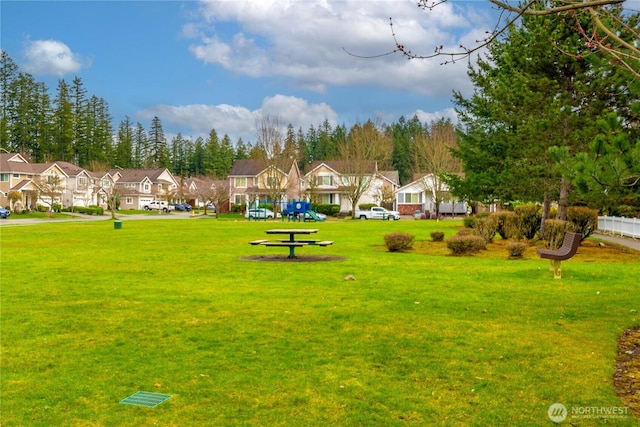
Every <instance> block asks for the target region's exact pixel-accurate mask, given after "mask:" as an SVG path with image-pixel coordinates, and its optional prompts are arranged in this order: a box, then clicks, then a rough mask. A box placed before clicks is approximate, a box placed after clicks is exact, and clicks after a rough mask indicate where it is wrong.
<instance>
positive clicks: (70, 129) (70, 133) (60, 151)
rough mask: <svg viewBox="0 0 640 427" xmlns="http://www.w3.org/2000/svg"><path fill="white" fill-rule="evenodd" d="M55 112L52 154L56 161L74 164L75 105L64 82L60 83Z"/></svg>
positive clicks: (60, 81)
mask: <svg viewBox="0 0 640 427" xmlns="http://www.w3.org/2000/svg"><path fill="white" fill-rule="evenodd" d="M55 104H56V108H55V112H54V118H53V121H54V130H53V134H54V144H53V147H52V148H53V150H52V152H51V154H52V155H53V156H54V159H55V160H61V161H68V162H72V161H73V160H74V158H73V154H74V147H73V142H74V141H73V137H74V121H75V120H74V117H73V103H72V101H71V96H70V94H69V86H68V85H67V83H66V82H65V81H64V80H59V81H58V89H57V95H56V98H55Z"/></svg>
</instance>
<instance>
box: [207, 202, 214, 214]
mask: <svg viewBox="0 0 640 427" xmlns="http://www.w3.org/2000/svg"><path fill="white" fill-rule="evenodd" d="M207 211H211V212H215V211H216V207H215V206H213V205H212V204H211V203H209V204H208V205H207Z"/></svg>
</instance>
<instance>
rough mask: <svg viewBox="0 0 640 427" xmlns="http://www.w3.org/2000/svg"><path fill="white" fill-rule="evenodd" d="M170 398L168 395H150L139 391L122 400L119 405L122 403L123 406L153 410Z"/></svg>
mask: <svg viewBox="0 0 640 427" xmlns="http://www.w3.org/2000/svg"><path fill="white" fill-rule="evenodd" d="M170 398H171V395H170V394H160V393H151V392H148V391H139V392H137V393H134V394H132V395H131V396H129V397H127V398H125V399H122V400H121V401H120V403H123V404H125V405H137V406H146V407H148V408H153V407H155V406H158V405H159V404H161V403H162V402H164V401H165V400H168V399H170Z"/></svg>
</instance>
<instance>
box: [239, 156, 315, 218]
mask: <svg viewBox="0 0 640 427" xmlns="http://www.w3.org/2000/svg"><path fill="white" fill-rule="evenodd" d="M228 179H229V196H230V199H229V203H231V204H236V205H244V204H246V205H247V206H249V205H252V204H256V203H260V202H263V201H264V202H268V203H276V204H277V203H282V202H285V201H287V200H299V199H301V198H302V197H303V196H304V192H303V187H302V178H301V176H300V170H299V169H298V165H297V163H296V162H295V161H294V160H286V161H283V162H276V161H270V160H266V159H243V160H236V161H235V162H234V164H233V167H232V168H231V171H230V172H229V175H228Z"/></svg>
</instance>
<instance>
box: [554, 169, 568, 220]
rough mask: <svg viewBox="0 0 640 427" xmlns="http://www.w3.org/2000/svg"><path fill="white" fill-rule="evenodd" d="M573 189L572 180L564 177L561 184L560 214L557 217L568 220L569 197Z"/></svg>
mask: <svg viewBox="0 0 640 427" xmlns="http://www.w3.org/2000/svg"><path fill="white" fill-rule="evenodd" d="M570 190H571V182H569V180H568V179H566V178H562V182H561V184H560V198H559V199H558V215H557V216H556V219H561V220H563V221H566V220H567V203H568V202H567V199H568V198H569V192H570Z"/></svg>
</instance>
